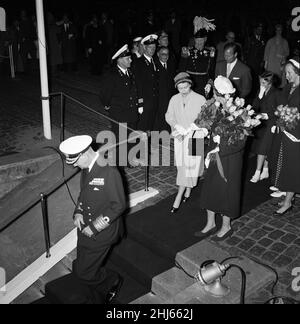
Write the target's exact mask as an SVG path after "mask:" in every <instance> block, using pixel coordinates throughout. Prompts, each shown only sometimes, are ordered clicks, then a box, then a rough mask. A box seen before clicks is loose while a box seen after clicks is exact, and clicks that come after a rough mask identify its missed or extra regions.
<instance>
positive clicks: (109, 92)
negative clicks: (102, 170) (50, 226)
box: [99, 44, 139, 166]
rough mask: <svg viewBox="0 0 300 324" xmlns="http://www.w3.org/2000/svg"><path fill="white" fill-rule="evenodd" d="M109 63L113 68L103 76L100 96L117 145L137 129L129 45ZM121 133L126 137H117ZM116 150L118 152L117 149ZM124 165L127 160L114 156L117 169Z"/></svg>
mask: <svg viewBox="0 0 300 324" xmlns="http://www.w3.org/2000/svg"><path fill="white" fill-rule="evenodd" d="M112 60H113V62H114V67H113V68H112V69H111V70H110V71H109V72H108V73H106V74H105V75H104V76H103V77H102V79H101V82H100V91H99V95H100V101H101V103H102V104H103V106H104V107H106V110H108V113H109V117H110V118H111V119H112V121H111V129H112V131H113V133H114V134H115V136H116V140H117V143H119V142H122V141H126V140H127V138H128V134H130V133H131V132H133V131H135V130H136V129H137V122H138V115H139V112H138V109H139V104H138V93H137V87H136V80H135V76H134V74H133V73H132V71H131V69H130V67H131V63H132V60H131V53H130V51H129V47H128V45H127V44H126V45H124V46H123V47H122V48H121V49H120V50H118V51H117V52H116V53H115V55H114V56H113V57H112ZM121 124H122V125H121ZM123 124H126V125H123ZM120 132H122V134H126V135H125V136H124V137H125V138H121V139H120V138H119V137H120ZM125 145H128V143H125ZM128 146H130V145H128ZM117 149H118V150H117V151H121V147H120V146H118V148H117ZM128 151H129V149H128ZM120 158H122V160H121V159H120ZM127 162H128V161H127V157H124V156H119V154H117V164H118V166H127V165H128V163H127Z"/></svg>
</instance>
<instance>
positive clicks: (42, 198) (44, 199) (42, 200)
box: [0, 92, 150, 258]
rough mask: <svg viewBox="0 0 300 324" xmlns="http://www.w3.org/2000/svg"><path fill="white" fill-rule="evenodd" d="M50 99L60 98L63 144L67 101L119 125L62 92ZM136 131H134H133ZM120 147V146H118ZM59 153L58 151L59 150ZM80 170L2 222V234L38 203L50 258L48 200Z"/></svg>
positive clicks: (147, 176) (146, 138) (145, 138)
mask: <svg viewBox="0 0 300 324" xmlns="http://www.w3.org/2000/svg"><path fill="white" fill-rule="evenodd" d="M49 97H50V98H54V97H60V142H63V141H64V139H65V102H66V99H69V100H71V101H72V102H74V103H77V104H78V105H79V107H80V108H81V109H83V110H85V111H88V112H90V113H93V114H96V115H98V116H99V117H101V118H104V119H106V120H109V121H110V122H114V123H118V122H117V121H115V120H113V119H111V118H109V117H108V116H106V115H104V114H102V113H100V112H97V111H95V110H93V109H92V108H90V107H88V106H87V105H85V104H84V103H82V102H80V101H79V100H77V99H75V98H73V97H71V96H69V95H67V94H65V93H62V92H57V93H51V94H50V95H49ZM133 131H134V130H133ZM145 135H146V136H145ZM141 136H142V135H141V134H139V135H137V136H136V138H141ZM149 137H150V132H147V133H143V139H144V140H145V145H147V150H146V151H147V152H148V153H147V154H149V143H150V141H149ZM116 145H118V144H116ZM114 146H115V145H112V146H111V149H113V148H114ZM57 151H58V150H57ZM146 160H147V162H146V165H144V168H145V191H149V163H148V161H149V155H148V157H147V159H146ZM78 172H79V170H76V171H74V172H73V173H72V174H71V175H70V176H68V177H67V178H66V177H64V174H63V177H62V179H61V180H60V181H59V182H58V183H57V184H56V185H55V186H54V187H52V188H50V189H49V190H48V191H46V192H43V193H40V195H39V196H37V197H36V198H35V199H33V200H32V202H31V203H30V204H28V205H27V206H24V207H23V208H22V209H21V211H19V212H18V213H17V214H15V215H13V216H12V217H10V218H9V219H7V220H5V221H2V222H1V223H0V226H1V228H0V233H1V232H3V231H4V230H5V229H7V228H8V227H9V226H11V225H12V224H13V223H15V222H16V221H17V220H18V219H20V217H21V216H23V215H24V214H25V213H27V212H28V211H30V210H31V209H32V208H33V207H35V206H36V205H37V204H38V203H40V204H41V212H42V218H43V229H44V239H45V246H46V257H47V258H50V257H51V253H50V249H51V239H50V228H49V217H48V208H47V200H48V197H49V196H50V195H52V194H53V193H54V192H56V191H57V190H58V189H59V188H60V187H62V186H63V185H65V184H67V182H68V181H69V180H70V179H71V178H73V177H74V176H75V175H76V174H77V173H78Z"/></svg>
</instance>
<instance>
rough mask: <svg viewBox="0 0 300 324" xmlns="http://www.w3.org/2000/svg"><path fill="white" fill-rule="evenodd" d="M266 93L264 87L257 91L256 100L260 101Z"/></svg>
mask: <svg viewBox="0 0 300 324" xmlns="http://www.w3.org/2000/svg"><path fill="white" fill-rule="evenodd" d="M265 92H266V88H265V87H260V91H259V95H258V98H259V99H262V98H263V96H264V94H265Z"/></svg>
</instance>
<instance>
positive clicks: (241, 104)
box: [234, 98, 245, 107]
mask: <svg viewBox="0 0 300 324" xmlns="http://www.w3.org/2000/svg"><path fill="white" fill-rule="evenodd" d="M234 103H235V104H236V105H237V106H238V107H244V104H245V99H243V98H236V99H235V102H234Z"/></svg>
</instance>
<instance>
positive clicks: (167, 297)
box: [132, 241, 274, 304]
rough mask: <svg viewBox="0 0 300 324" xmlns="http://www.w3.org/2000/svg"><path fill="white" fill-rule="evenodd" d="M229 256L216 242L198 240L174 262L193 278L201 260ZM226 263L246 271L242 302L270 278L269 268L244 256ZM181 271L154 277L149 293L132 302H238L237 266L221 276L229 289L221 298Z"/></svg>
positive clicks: (172, 271) (272, 275) (239, 284)
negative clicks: (244, 292)
mask: <svg viewBox="0 0 300 324" xmlns="http://www.w3.org/2000/svg"><path fill="white" fill-rule="evenodd" d="M230 257H234V256H232V255H230V254H229V253H228V252H226V251H224V250H223V249H221V248H219V247H218V246H217V245H216V244H214V243H210V242H209V241H202V242H199V243H197V244H195V245H193V246H191V247H190V248H188V249H186V250H184V251H182V252H179V253H178V254H177V256H176V262H177V264H179V265H180V266H181V267H182V268H183V269H184V270H185V272H186V273H188V274H190V275H191V276H192V277H194V276H195V275H196V274H197V273H198V271H199V268H200V266H201V264H203V262H205V261H207V260H212V259H213V260H216V261H218V262H221V261H223V260H225V259H227V258H230ZM227 263H230V264H235V265H238V266H240V267H241V268H242V269H244V271H245V272H246V275H247V282H246V294H245V298H246V301H247V299H248V300H249V297H251V295H252V294H254V293H255V292H257V291H259V290H260V289H261V288H263V287H265V286H266V285H267V284H268V283H270V282H271V281H272V280H274V273H273V272H272V271H270V270H269V269H268V268H265V267H263V266H261V265H259V264H257V263H256V262H254V261H252V260H250V259H248V258H246V257H241V258H239V259H232V260H229V261H228V262H227ZM185 272H184V271H183V270H181V269H179V268H177V267H173V268H171V269H170V270H168V271H166V272H163V273H162V274H160V275H158V276H156V277H154V278H153V280H152V286H151V292H149V293H148V294H146V295H145V296H143V297H141V298H139V299H137V300H135V301H134V302H132V304H238V303H239V302H240V291H241V283H242V282H241V281H242V279H241V274H240V271H239V270H238V269H236V268H231V269H229V270H228V271H227V273H226V275H225V276H224V278H223V280H222V283H223V284H225V285H226V286H227V287H229V288H230V293H229V294H228V295H227V296H226V297H222V298H216V297H214V296H212V295H210V294H209V293H207V292H206V290H205V289H204V287H203V286H201V285H200V283H199V282H197V281H196V279H193V278H191V277H190V276H188V275H187V274H186V273H185Z"/></svg>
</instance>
